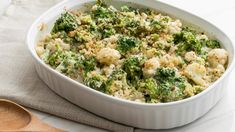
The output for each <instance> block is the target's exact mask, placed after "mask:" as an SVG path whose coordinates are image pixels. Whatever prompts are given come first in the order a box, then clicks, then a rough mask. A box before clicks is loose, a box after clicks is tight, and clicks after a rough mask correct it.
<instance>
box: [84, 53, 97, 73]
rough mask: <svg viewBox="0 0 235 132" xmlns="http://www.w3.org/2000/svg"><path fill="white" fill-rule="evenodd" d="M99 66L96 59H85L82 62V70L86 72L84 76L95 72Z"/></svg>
mask: <svg viewBox="0 0 235 132" xmlns="http://www.w3.org/2000/svg"><path fill="white" fill-rule="evenodd" d="M96 64H97V60H96V58H95V57H91V58H89V59H85V60H83V61H82V69H83V71H84V74H85V75H86V73H88V72H90V71H93V70H95V66H96Z"/></svg>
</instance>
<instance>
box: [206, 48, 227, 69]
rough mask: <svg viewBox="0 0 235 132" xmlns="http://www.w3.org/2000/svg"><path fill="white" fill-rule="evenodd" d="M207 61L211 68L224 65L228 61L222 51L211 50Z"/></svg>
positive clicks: (224, 51)
mask: <svg viewBox="0 0 235 132" xmlns="http://www.w3.org/2000/svg"><path fill="white" fill-rule="evenodd" d="M208 61H209V63H210V65H211V66H212V67H217V65H219V64H221V65H223V66H224V65H225V64H226V63H227V61H228V52H227V51H226V50H224V49H213V50H211V51H210V52H209V53H208Z"/></svg>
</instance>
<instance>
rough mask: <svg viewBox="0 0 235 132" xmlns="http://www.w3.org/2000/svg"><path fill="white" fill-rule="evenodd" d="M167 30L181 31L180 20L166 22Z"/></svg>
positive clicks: (172, 31) (172, 32)
mask: <svg viewBox="0 0 235 132" xmlns="http://www.w3.org/2000/svg"><path fill="white" fill-rule="evenodd" d="M168 26H169V27H168V32H169V33H171V34H175V33H178V32H180V31H181V27H182V23H181V21H180V20H176V21H173V22H169V23H168Z"/></svg>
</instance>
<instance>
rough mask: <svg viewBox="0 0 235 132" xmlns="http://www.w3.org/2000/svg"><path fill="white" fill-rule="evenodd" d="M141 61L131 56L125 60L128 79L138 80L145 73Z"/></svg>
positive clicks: (131, 80)
mask: <svg viewBox="0 0 235 132" xmlns="http://www.w3.org/2000/svg"><path fill="white" fill-rule="evenodd" d="M141 65H142V64H141V61H140V60H139V58H137V57H131V58H128V59H126V60H125V61H124V63H123V70H124V71H125V72H126V73H127V79H128V80H129V81H130V82H133V81H137V80H138V79H140V78H141V77H142V75H143V73H142V69H141Z"/></svg>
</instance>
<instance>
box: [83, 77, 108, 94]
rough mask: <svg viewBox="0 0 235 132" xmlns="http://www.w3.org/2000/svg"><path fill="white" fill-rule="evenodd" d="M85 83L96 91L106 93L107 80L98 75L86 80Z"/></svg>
mask: <svg viewBox="0 0 235 132" xmlns="http://www.w3.org/2000/svg"><path fill="white" fill-rule="evenodd" d="M84 83H85V85H87V86H89V87H91V88H93V89H95V90H98V91H101V92H103V93H105V92H106V87H105V80H104V79H103V77H102V76H101V75H96V76H93V77H91V78H85V79H84Z"/></svg>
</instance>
